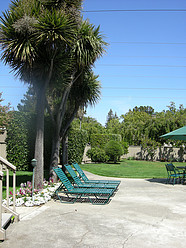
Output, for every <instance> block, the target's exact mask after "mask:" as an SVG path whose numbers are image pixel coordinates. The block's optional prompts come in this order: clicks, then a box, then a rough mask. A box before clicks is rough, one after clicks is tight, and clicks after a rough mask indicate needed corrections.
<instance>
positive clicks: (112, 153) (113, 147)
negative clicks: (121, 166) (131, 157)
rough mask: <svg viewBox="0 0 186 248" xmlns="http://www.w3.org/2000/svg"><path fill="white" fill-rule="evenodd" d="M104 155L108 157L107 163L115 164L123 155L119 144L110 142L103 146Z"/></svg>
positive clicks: (113, 141)
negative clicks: (112, 162)
mask: <svg viewBox="0 0 186 248" xmlns="http://www.w3.org/2000/svg"><path fill="white" fill-rule="evenodd" d="M105 153H106V155H107V156H108V157H109V161H114V163H116V162H117V161H119V160H120V156H121V155H123V148H122V146H121V144H120V143H119V142H117V141H115V140H111V141H109V142H108V143H107V144H106V146H105Z"/></svg>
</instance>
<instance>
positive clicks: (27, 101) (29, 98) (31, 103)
mask: <svg viewBox="0 0 186 248" xmlns="http://www.w3.org/2000/svg"><path fill="white" fill-rule="evenodd" d="M36 102H37V99H36V93H35V90H34V89H33V87H32V86H30V87H29V88H28V90H27V92H26V94H24V98H23V99H22V100H21V103H19V104H18V105H17V108H18V110H19V111H22V112H32V113H34V112H35V111H36Z"/></svg>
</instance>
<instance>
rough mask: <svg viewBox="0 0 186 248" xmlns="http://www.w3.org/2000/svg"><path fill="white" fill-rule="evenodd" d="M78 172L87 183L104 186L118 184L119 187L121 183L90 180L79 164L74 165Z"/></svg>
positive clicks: (117, 181)
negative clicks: (102, 184)
mask: <svg viewBox="0 0 186 248" xmlns="http://www.w3.org/2000/svg"><path fill="white" fill-rule="evenodd" d="M72 165H73V166H74V168H75V169H76V171H77V172H78V173H79V175H80V177H81V178H82V179H83V181H84V182H85V183H104V184H116V185H117V187H118V186H119V184H120V183H121V181H119V180H89V179H88V177H87V176H86V175H85V173H84V172H83V170H82V169H81V167H80V166H79V165H78V164H77V163H72Z"/></svg>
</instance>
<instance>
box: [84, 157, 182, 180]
mask: <svg viewBox="0 0 186 248" xmlns="http://www.w3.org/2000/svg"><path fill="white" fill-rule="evenodd" d="M174 165H175V166H186V163H179V162H176V163H174ZM81 168H82V169H83V170H86V171H89V172H91V173H93V174H96V175H100V176H108V177H119V178H122V177H123V178H167V171H166V168H165V162H150V161H137V160H123V161H121V162H120V163H117V164H111V163H109V164H83V165H81Z"/></svg>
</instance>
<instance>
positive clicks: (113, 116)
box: [105, 109, 118, 127]
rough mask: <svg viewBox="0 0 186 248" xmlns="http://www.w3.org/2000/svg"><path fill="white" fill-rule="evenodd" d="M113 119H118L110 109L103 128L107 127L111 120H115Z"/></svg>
mask: <svg viewBox="0 0 186 248" xmlns="http://www.w3.org/2000/svg"><path fill="white" fill-rule="evenodd" d="M115 119H118V116H117V114H116V112H115V114H114V113H113V111H112V109H110V110H109V112H108V114H107V120H106V124H105V126H106V127H107V126H108V124H109V122H110V121H111V120H115Z"/></svg>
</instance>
